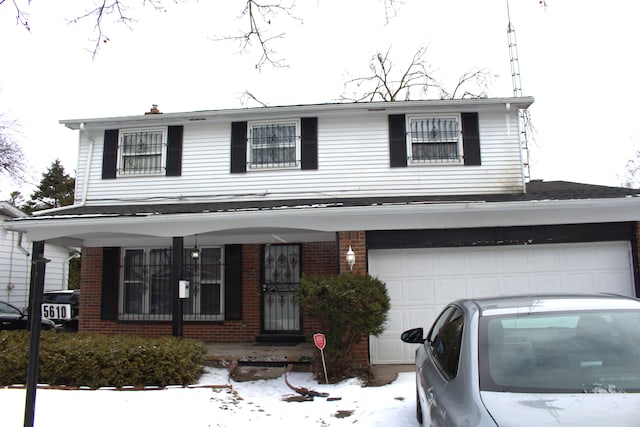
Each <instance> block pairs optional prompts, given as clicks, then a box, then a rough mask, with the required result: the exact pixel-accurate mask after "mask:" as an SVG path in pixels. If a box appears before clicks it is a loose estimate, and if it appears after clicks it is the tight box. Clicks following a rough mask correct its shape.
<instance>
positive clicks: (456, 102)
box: [59, 96, 534, 130]
mask: <svg viewBox="0 0 640 427" xmlns="http://www.w3.org/2000/svg"><path fill="white" fill-rule="evenodd" d="M533 102H534V98H533V97H526V96H525V97H518V98H468V99H430V100H419V101H394V102H352V103H333V104H307V105H287V106H276V107H266V108H265V107H256V108H238V109H226V110H204V111H192V112H178V113H162V114H146V115H136V116H120V117H106V118H87V119H70V120H60V121H59V123H60V124H63V125H65V126H66V127H67V128H69V129H74V130H77V129H80V127H81V126H82V125H83V124H84V125H85V126H87V127H95V128H103V127H111V126H113V127H116V128H118V127H122V126H135V125H141V124H144V125H150V124H155V125H161V124H162V125H167V124H172V123H175V124H179V123H185V122H188V121H206V120H214V121H215V120H238V119H239V118H242V120H257V119H260V118H270V117H283V116H292V115H295V116H300V115H310V114H319V115H321V114H331V113H341V112H344V111H351V112H363V113H368V112H375V111H383V112H384V111H387V112H391V111H403V112H404V111H407V110H411V109H422V108H433V109H444V110H447V111H450V110H451V109H465V108H474V109H477V108H493V109H495V108H499V106H500V105H506V104H510V107H511V108H515V109H527V108H529V106H530V105H531V104H533Z"/></svg>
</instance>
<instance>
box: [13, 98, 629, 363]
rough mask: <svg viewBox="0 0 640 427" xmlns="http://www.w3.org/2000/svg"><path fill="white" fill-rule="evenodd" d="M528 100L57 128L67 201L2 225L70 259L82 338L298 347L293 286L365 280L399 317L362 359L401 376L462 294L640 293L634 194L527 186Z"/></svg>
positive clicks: (201, 114) (229, 113) (309, 109)
mask: <svg viewBox="0 0 640 427" xmlns="http://www.w3.org/2000/svg"><path fill="white" fill-rule="evenodd" d="M532 102H533V99H532V98H528V97H523V98H499V99H465V100H431V101H429V100H426V101H404V102H390V103H351V104H346V103H345V104H322V105H296V106H283V107H268V108H252V109H232V110H212V111H195V112H185V113H167V114H160V113H158V112H157V111H152V112H153V113H155V114H149V113H148V114H143V115H136V116H127V117H112V118H99V119H95V118H94V119H74V120H63V121H62V122H61V123H62V124H64V125H65V126H67V127H68V128H70V129H74V130H77V131H78V135H79V160H78V165H77V177H76V192H75V194H76V202H75V204H74V205H73V206H69V207H65V208H61V209H57V210H52V211H47V212H44V213H38V214H37V215H36V216H34V217H32V218H18V219H16V220H14V221H11V223H10V224H9V225H8V227H10V228H11V229H13V230H17V231H22V232H24V233H26V235H28V237H29V238H30V239H31V240H32V241H38V242H44V243H45V246H46V244H49V243H59V244H70V245H71V244H72V245H75V246H82V248H83V251H82V259H83V261H82V285H81V289H82V300H81V305H82V311H81V313H82V314H81V318H80V329H81V330H82V331H95V332H103V333H113V334H115V333H136V334H141V335H147V336H159V335H171V334H174V335H175V334H181V335H183V336H185V337H189V338H196V339H201V340H205V341H208V342H254V341H296V340H303V339H304V337H305V336H308V334H310V333H314V332H322V331H318V330H317V325H314V324H313V322H311V321H310V320H309V319H306V318H305V316H304V313H301V311H300V309H299V308H298V306H297V304H296V299H295V293H296V288H297V285H298V283H299V281H300V277H301V276H302V275H303V274H305V275H319V274H323V275H330V274H335V273H338V272H349V271H352V272H353V274H360V273H365V272H368V273H369V274H372V275H375V276H377V277H379V278H380V279H382V280H383V281H384V282H385V283H386V285H387V289H388V292H389V295H390V297H391V311H390V316H389V321H388V324H387V328H386V331H385V333H384V334H382V335H381V336H379V337H372V338H371V339H370V340H369V342H364V343H363V345H362V348H361V350H362V352H361V353H362V354H361V355H360V356H359V359H358V360H359V363H360V364H362V365H366V364H368V363H403V362H405V363H407V362H409V361H411V358H412V357H413V354H412V353H413V352H412V349H411V348H410V347H409V346H404V345H403V344H402V343H401V342H400V340H399V335H400V333H401V332H402V331H403V330H404V329H408V328H410V327H415V326H419V325H423V326H425V327H427V326H428V325H429V324H430V322H431V320H432V319H433V318H434V316H435V314H436V313H437V312H438V311H439V310H440V308H441V307H443V305H444V304H445V303H446V302H448V301H450V300H452V299H455V298H460V297H468V296H482V295H495V294H519V293H532V292H599V291H606V292H616V293H622V294H628V295H637V293H638V289H639V284H640V280H639V277H640V275H639V274H638V246H637V240H638V233H639V227H638V221H639V220H640V191H638V190H630V189H623V188H611V187H601V186H592V185H584V184H577V183H568V182H543V181H532V182H527V180H526V179H525V174H524V173H523V155H522V151H521V143H520V129H519V126H518V122H519V121H518V117H519V113H520V112H521V111H522V110H525V109H527V108H528V107H529V106H530V105H531V104H532ZM558 143H562V141H558ZM567 162H571V159H567ZM349 249H351V251H353V254H354V255H355V263H354V264H353V265H351V266H350V265H348V264H347V262H346V254H347V252H348V251H349ZM180 280H187V281H188V282H189V289H188V294H187V293H183V294H182V295H181V288H180V286H181V285H180ZM180 296H182V297H184V298H180Z"/></svg>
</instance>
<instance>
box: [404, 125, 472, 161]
mask: <svg viewBox="0 0 640 427" xmlns="http://www.w3.org/2000/svg"><path fill="white" fill-rule="evenodd" d="M460 136H461V131H460V125H459V117H457V116H456V115H442V116H440V115H437V116H429V117H410V118H409V134H408V139H409V142H408V143H409V152H410V153H411V154H410V159H411V163H438V162H446V163H450V162H455V163H458V162H460V161H461V160H462V153H461V151H462V149H461V137H460Z"/></svg>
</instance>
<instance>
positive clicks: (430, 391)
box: [426, 387, 433, 402]
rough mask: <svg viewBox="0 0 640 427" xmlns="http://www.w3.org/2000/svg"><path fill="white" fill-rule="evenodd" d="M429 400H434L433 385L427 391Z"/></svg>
mask: <svg viewBox="0 0 640 427" xmlns="http://www.w3.org/2000/svg"><path fill="white" fill-rule="evenodd" d="M426 395H427V402H433V387H429V388H428V389H427V392H426Z"/></svg>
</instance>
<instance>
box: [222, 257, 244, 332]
mask: <svg viewBox="0 0 640 427" xmlns="http://www.w3.org/2000/svg"><path fill="white" fill-rule="evenodd" d="M224 267H225V268H224V307H225V308H224V318H225V320H240V319H242V245H226V246H225V247H224Z"/></svg>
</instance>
